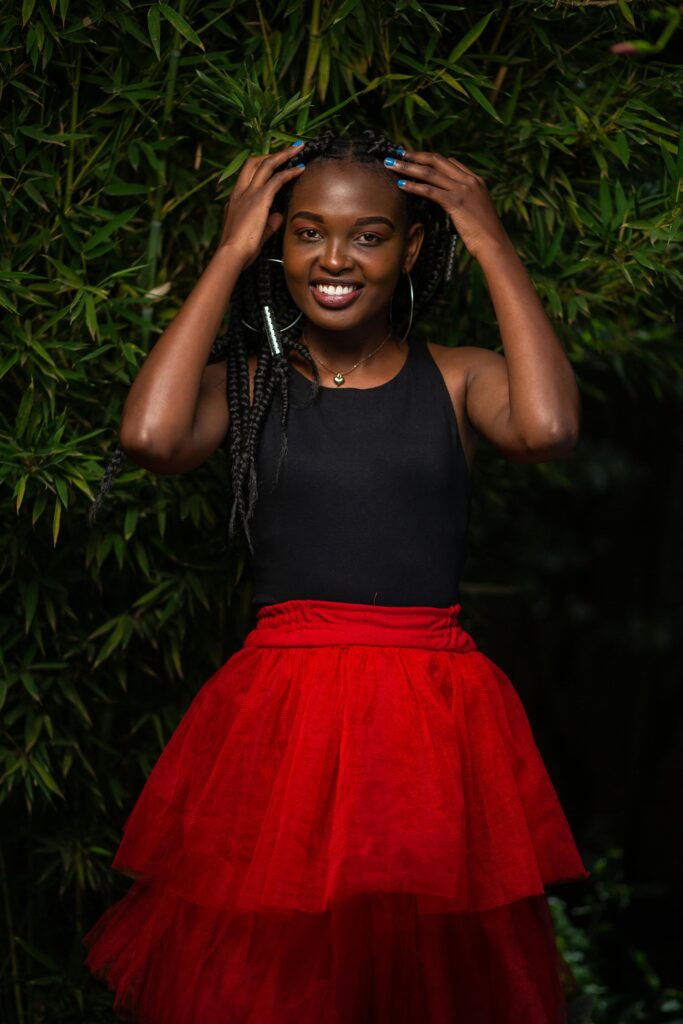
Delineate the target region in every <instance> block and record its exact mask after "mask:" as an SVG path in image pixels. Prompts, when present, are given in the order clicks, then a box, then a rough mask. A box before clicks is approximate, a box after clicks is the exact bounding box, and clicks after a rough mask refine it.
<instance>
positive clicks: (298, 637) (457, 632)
mask: <svg viewBox="0 0 683 1024" xmlns="http://www.w3.org/2000/svg"><path fill="white" fill-rule="evenodd" d="M461 607H462V606H461V604H460V603H459V602H458V603H457V604H454V605H450V606H449V607H447V608H430V607H427V606H422V605H414V606H407V607H406V606H395V605H377V604H356V603H351V602H347V601H318V600H309V599H305V600H304V599H293V600H290V601H280V602H278V603H276V604H268V605H264V607H262V608H260V609H259V611H258V612H257V613H256V625H255V627H254V628H253V629H252V630H251V632H250V633H249V634H248V635H247V637H246V639H245V641H244V645H243V646H244V647H320V646H324V645H328V644H332V645H355V644H362V645H365V644H367V645H371V646H377V647H425V648H427V649H429V650H435V651H462V652H464V651H476V650H477V645H476V643H475V641H474V640H473V639H472V637H471V636H470V635H469V633H467V632H465V630H464V629H463V628H462V626H460V624H459V623H458V615H459V613H460V610H461Z"/></svg>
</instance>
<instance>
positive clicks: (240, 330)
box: [90, 129, 457, 552]
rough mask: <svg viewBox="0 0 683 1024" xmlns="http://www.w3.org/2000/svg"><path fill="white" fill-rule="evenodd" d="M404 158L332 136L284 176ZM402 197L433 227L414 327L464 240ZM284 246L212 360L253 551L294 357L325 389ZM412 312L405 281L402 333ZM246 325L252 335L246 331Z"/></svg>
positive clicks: (420, 204)
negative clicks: (267, 428)
mask: <svg viewBox="0 0 683 1024" xmlns="http://www.w3.org/2000/svg"><path fill="white" fill-rule="evenodd" d="M397 155H400V154H399V147H398V146H397V145H396V144H395V143H394V142H392V141H391V139H388V138H387V137H386V136H385V135H383V134H382V133H380V132H376V131H373V130H372V129H366V130H365V131H363V132H361V134H360V136H358V137H356V138H344V137H342V136H339V135H337V134H336V133H335V132H333V131H331V130H329V129H328V130H325V131H322V132H321V133H320V134H319V135H317V136H316V137H315V138H313V139H310V140H308V141H307V142H306V146H305V149H304V152H303V153H295V154H294V155H293V156H292V158H291V159H290V161H289V162H288V163H287V164H285V165H284V168H282V169H285V168H290V167H294V166H295V165H296V164H298V163H301V162H302V161H303V162H304V163H305V164H306V165H308V164H310V163H311V162H312V161H314V160H353V161H355V162H358V163H361V164H366V165H368V166H374V167H376V168H378V169H381V170H382V171H384V170H385V169H384V166H383V161H384V158H385V157H387V156H394V157H395V156H397ZM385 173H387V174H388V173H389V172H386V171H385ZM407 176H408V177H409V175H407ZM392 179H393V176H392ZM294 184H295V182H294V181H292V182H289V183H288V184H286V185H285V186H283V188H281V189H280V190H279V192H278V193H277V195H276V197H275V202H274V204H273V210H274V211H279V212H281V213H283V215H286V212H287V208H288V205H289V200H290V197H291V193H292V189H293V187H294ZM401 195H403V196H404V198H405V202H406V209H407V214H408V222H409V224H414V223H416V222H420V223H422V224H423V225H424V228H425V236H424V241H423V244H422V248H421V250H420V254H419V256H418V259H417V260H416V262H415V265H414V267H413V269H412V271H411V278H412V281H413V290H414V296H415V302H414V310H413V322H414V321H415V320H416V319H417V318H418V317H419V316H420V315H421V314H423V313H424V312H425V311H426V310H428V309H430V308H431V307H432V306H433V305H434V303H435V301H437V300H438V298H439V296H440V294H441V293H442V292H443V289H444V285H445V284H446V283H447V282H449V281H450V279H451V277H452V273H453V265H454V259H455V243H456V241H457V235H456V234H455V233H454V231H453V228H452V225H451V223H450V220H449V219H448V218H446V216H445V214H444V213H443V211H442V210H441V208H440V207H439V206H438V205H437V204H436V203H433V202H431V201H430V200H427V199H423V198H421V197H419V196H414V195H411V194H409V193H407V192H403V193H401ZM280 245H281V242H280V241H279V240H278V236H274V237H273V238H271V239H270V240H269V242H268V243H266V245H264V247H263V249H262V251H261V253H260V255H259V257H258V258H257V259H256V260H255V262H254V263H253V264H252V265H251V266H249V267H247V268H246V269H245V270H244V271H243V272H242V274H241V275H240V277H239V279H238V281H237V283H236V285H235V288H234V290H233V294H232V297H231V301H230V320H229V325H228V329H227V331H226V332H225V333H224V334H222V335H220V336H219V337H218V338H216V340H215V342H214V344H213V347H212V349H211V352H210V354H209V358H208V360H207V365H208V364H211V363H216V362H219V361H222V360H224V361H226V398H227V402H228V411H229V427H228V435H227V449H228V452H229V455H230V463H231V478H232V497H233V502H232V507H231V511H230V519H229V525H228V534H229V538H230V540H231V541H232V540H234V539H235V526H236V521H237V519H238V518H239V520H240V523H241V526H242V535H243V537H244V539H245V540H246V542H247V545H248V547H249V550H250V551H252V552H253V541H252V537H251V531H250V528H249V523H250V521H251V519H252V516H253V514H254V509H255V506H256V503H257V501H258V470H257V456H258V444H259V438H260V435H261V430H262V427H263V423H264V420H265V418H266V415H267V413H268V410H269V409H270V406H271V404H272V403H273V400H274V397H275V395H276V394H277V395H278V399H279V403H280V404H279V419H280V453H279V458H278V464H277V471H276V477H275V479H276V481H277V478H278V476H279V473H280V470H281V467H282V465H283V464H284V461H285V459H286V454H287V430H286V427H287V417H288V414H289V386H288V367H289V360H288V355H289V353H291V352H296V353H297V354H298V355H299V356H301V358H302V359H304V360H305V361H306V362H307V363H308V365H309V366H310V369H311V373H312V375H313V380H312V381H311V393H310V401H311V402H312V401H314V400H315V399H316V397H317V395H318V392H319V389H320V373H319V371H318V367H317V364H316V362H315V360H314V359H313V357H312V355H311V353H310V351H309V349H308V347H307V346H306V345H305V343H304V342H303V340H302V329H301V324H300V321H297V323H295V324H294V325H293V326H292V327H290V328H288V329H287V330H286V331H285V327H287V325H289V324H291V323H292V321H295V320H296V319H297V317H298V315H299V312H300V310H299V309H298V307H297V306H296V305H295V304H294V302H293V300H292V297H291V295H290V293H289V290H288V288H287V285H286V281H285V277H284V274H283V273H282V270H281V268H278V261H279V254H280ZM409 307H410V303H409V300H408V289H406V288H405V287H403V286H402V285H401V283H400V282H399V286H398V287H397V289H396V295H395V303H394V305H393V307H392V319H393V320H394V326H395V329H396V330H397V332H398V331H399V330H400V328H399V326H398V324H399V323H400V324H402V326H404V327H405V326H407V324H408V321H409V314H410V308H409ZM264 308H268V309H270V310H272V312H273V316H274V319H275V323H274V325H273V329H274V333H275V337H276V340H277V343H278V345H279V347H280V348H281V350H282V351H279V352H273V351H271V347H270V343H269V340H268V335H267V333H266V330H265V327H264V320H263V316H264V313H263V311H264ZM243 321H246V323H247V324H249V325H250V327H251V328H252V329H251V330H250V329H249V328H247V327H245V326H244V323H243ZM251 355H256V372H255V375H254V382H253V399H252V400H251V401H250V387H249V357H250V356H251ZM125 458H126V456H125V453H124V452H123V451H122V450H121V448H120V446H119V447H118V448H117V450H116V451H115V452H114V455H113V457H112V459H111V460H110V462H109V463H108V465H107V467H106V468H105V472H104V475H103V479H102V482H101V485H100V491H99V493H98V495H97V497H96V499H95V501H94V502H93V505H92V508H91V513H90V515H91V522H92V519H94V515H95V513H96V512H97V510H98V509H99V507H100V506H101V504H102V501H103V498H104V495H105V494H106V492H107V491H108V490H109V488H110V486H111V483H112V480H113V477H114V476H115V475H116V473H117V472H119V471H120V469H121V467H122V465H123V461H124V460H125Z"/></svg>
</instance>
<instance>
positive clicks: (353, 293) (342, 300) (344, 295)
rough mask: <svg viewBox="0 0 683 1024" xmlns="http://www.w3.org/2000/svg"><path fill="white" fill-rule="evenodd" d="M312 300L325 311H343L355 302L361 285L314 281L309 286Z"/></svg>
mask: <svg viewBox="0 0 683 1024" xmlns="http://www.w3.org/2000/svg"><path fill="white" fill-rule="evenodd" d="M310 289H311V293H312V295H313V298H314V299H315V301H316V302H317V303H318V305H319V306H323V307H324V308H325V309H345V308H346V307H347V306H350V305H351V304H352V303H354V302H355V301H356V299H357V298H358V296H359V295H360V293H361V292H362V290H363V285H360V284H356V283H354V282H344V283H343V284H342V283H341V282H340V281H335V282H333V281H316V282H314V283H313V284H312V285H311V286H310Z"/></svg>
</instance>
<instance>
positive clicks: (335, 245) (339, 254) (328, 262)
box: [319, 238, 353, 274]
mask: <svg viewBox="0 0 683 1024" xmlns="http://www.w3.org/2000/svg"><path fill="white" fill-rule="evenodd" d="M319 263H320V269H321V270H327V271H329V273H330V274H340V273H342V272H343V271H344V270H351V268H352V267H353V260H352V259H351V256H350V254H349V253H348V252H347V251H346V244H345V242H344V241H343V240H342V239H336V240H335V239H334V238H328V240H327V245H326V246H325V250H324V252H323V253H322V255H321V256H320V258H319Z"/></svg>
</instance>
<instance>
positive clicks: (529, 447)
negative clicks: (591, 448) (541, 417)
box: [522, 420, 579, 462]
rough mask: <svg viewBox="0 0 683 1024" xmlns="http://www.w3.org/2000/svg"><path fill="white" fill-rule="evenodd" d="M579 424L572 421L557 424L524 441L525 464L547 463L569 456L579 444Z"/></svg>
mask: <svg viewBox="0 0 683 1024" xmlns="http://www.w3.org/2000/svg"><path fill="white" fill-rule="evenodd" d="M578 440H579V424H578V422H577V421H575V420H572V421H570V422H565V423H556V424H553V425H552V426H550V427H546V428H545V429H544V430H542V431H539V433H538V434H535V435H533V436H530V437H526V438H525V439H524V441H523V453H524V454H523V456H522V461H524V462H546V461H548V460H550V459H557V458H560V457H561V456H563V455H568V454H569V453H570V452H571V451H572V450H573V449H574V448H575V447H576V444H577V443H578Z"/></svg>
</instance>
